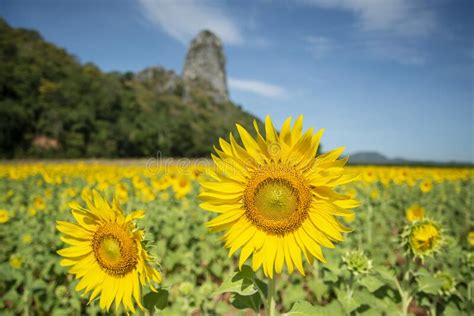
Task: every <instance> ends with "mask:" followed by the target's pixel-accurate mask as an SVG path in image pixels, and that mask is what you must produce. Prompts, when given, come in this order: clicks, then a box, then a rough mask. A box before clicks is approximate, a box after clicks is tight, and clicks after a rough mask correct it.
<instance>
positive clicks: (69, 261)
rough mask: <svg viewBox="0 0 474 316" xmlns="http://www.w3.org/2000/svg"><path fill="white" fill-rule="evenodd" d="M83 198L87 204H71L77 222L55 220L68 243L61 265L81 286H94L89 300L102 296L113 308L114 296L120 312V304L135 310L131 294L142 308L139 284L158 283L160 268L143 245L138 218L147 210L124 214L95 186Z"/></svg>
mask: <svg viewBox="0 0 474 316" xmlns="http://www.w3.org/2000/svg"><path fill="white" fill-rule="evenodd" d="M84 193H85V194H83V196H82V198H83V199H84V201H85V202H86V205H87V208H83V207H81V206H79V204H77V203H71V204H70V207H71V208H72V215H73V216H74V218H75V219H76V221H77V223H78V224H73V223H69V222H62V221H58V222H57V229H58V230H59V231H60V232H62V233H64V236H62V237H61V240H62V241H64V242H65V243H67V244H69V245H70V247H68V248H65V249H62V250H59V251H58V254H59V255H61V256H63V257H64V259H63V260H61V266H64V267H70V269H69V273H71V274H74V275H75V276H76V278H78V279H80V281H79V283H78V285H77V286H76V290H77V291H82V290H84V294H87V293H89V292H91V291H92V294H91V296H90V299H89V302H90V301H92V300H93V299H95V298H96V297H98V296H99V295H100V304H99V305H100V308H102V309H107V310H109V308H110V306H111V305H112V303H113V302H114V301H115V309H116V311H117V310H118V309H119V306H120V305H121V304H122V305H123V307H124V309H125V310H127V311H131V312H135V307H134V303H133V300H132V297H133V298H134V300H135V301H136V303H137V304H138V306H139V307H140V308H141V309H143V306H142V303H141V294H140V291H141V287H142V286H144V285H148V286H149V287H150V288H151V290H155V288H154V286H153V284H152V283H153V282H155V283H160V282H161V276H160V273H159V272H158V271H157V270H156V269H155V268H154V267H153V266H152V263H153V262H152V258H151V257H150V255H149V254H148V253H147V252H146V250H145V249H144V247H143V244H142V240H143V235H144V232H143V231H141V230H139V229H137V228H136V226H135V224H134V220H135V219H139V218H143V217H144V212H143V211H136V212H133V213H130V214H128V215H127V216H125V215H124V214H123V211H122V209H121V208H120V206H119V205H118V203H117V202H116V200H114V201H113V203H112V205H110V204H109V203H108V202H107V201H106V200H105V199H104V198H103V197H102V196H100V194H99V193H98V192H97V191H93V192H92V194H91V193H90V192H87V191H85V192H84Z"/></svg>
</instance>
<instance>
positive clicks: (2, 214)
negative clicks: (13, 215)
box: [0, 210, 10, 224]
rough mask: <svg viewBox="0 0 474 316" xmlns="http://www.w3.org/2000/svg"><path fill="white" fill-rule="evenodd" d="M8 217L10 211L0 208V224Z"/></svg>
mask: <svg viewBox="0 0 474 316" xmlns="http://www.w3.org/2000/svg"><path fill="white" fill-rule="evenodd" d="M9 219H10V213H9V212H8V211H7V210H0V224H5V223H6V222H8V220H9Z"/></svg>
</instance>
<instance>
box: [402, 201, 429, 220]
mask: <svg viewBox="0 0 474 316" xmlns="http://www.w3.org/2000/svg"><path fill="white" fill-rule="evenodd" d="M424 216H425V209H424V208H422V207H421V206H418V205H412V206H411V207H409V208H408V209H407V210H406V214H405V217H406V219H407V220H408V221H409V222H414V221H419V220H421V219H423V217H424Z"/></svg>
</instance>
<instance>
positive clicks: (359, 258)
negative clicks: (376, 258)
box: [342, 250, 372, 275]
mask: <svg viewBox="0 0 474 316" xmlns="http://www.w3.org/2000/svg"><path fill="white" fill-rule="evenodd" d="M342 261H343V262H344V264H345V265H346V267H347V269H348V270H349V271H350V272H351V273H353V274H354V275H359V274H369V273H370V272H371V271H372V260H371V259H369V257H367V255H366V254H365V253H364V252H363V251H361V250H354V251H348V252H347V253H346V254H345V255H344V256H343V257H342Z"/></svg>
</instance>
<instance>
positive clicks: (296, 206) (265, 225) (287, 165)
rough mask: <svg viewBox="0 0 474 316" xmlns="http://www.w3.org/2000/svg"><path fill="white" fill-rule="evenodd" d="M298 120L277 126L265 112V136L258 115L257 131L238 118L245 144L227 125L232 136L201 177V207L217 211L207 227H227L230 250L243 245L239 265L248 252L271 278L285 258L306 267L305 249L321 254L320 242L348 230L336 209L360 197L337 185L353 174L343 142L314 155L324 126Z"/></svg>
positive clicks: (343, 212) (343, 211)
mask: <svg viewBox="0 0 474 316" xmlns="http://www.w3.org/2000/svg"><path fill="white" fill-rule="evenodd" d="M302 125H303V117H302V116H300V117H298V119H297V120H296V122H295V123H294V125H293V128H291V118H288V119H287V120H286V121H285V122H284V124H283V127H282V128H281V132H280V133H277V131H276V130H275V128H274V127H273V123H272V121H271V119H270V117H268V116H267V118H266V120H265V138H264V137H263V136H262V134H261V133H260V131H259V128H258V125H257V124H256V122H254V127H255V130H256V137H255V138H254V137H252V136H251V135H250V134H249V133H248V132H247V131H246V130H245V129H244V128H243V127H242V126H240V125H238V124H237V130H238V132H239V135H240V138H241V139H242V142H243V147H242V146H241V145H239V144H238V143H237V142H236V140H235V138H234V136H233V135H232V133H231V134H230V141H229V142H227V141H225V140H223V139H220V140H219V144H220V147H221V148H220V149H217V148H215V151H216V153H217V155H218V156H215V155H212V158H213V160H214V162H215V171H212V170H211V171H210V172H209V174H210V176H211V178H212V181H201V184H202V187H203V192H202V193H201V194H200V198H201V200H202V201H203V203H202V204H201V207H202V208H203V209H205V210H208V211H211V212H216V213H219V216H217V217H216V218H214V219H212V220H211V221H209V222H208V223H207V226H208V227H209V229H210V230H211V231H223V230H225V231H226V232H225V235H224V240H225V246H226V247H227V248H230V251H229V256H231V255H232V254H233V253H235V252H236V251H237V250H238V249H240V260H239V266H240V267H241V266H242V265H243V263H244V262H245V261H246V260H247V259H248V258H249V257H250V256H251V255H253V257H252V267H253V269H254V270H255V271H256V270H257V269H259V267H260V266H263V271H264V273H265V275H266V276H268V277H270V278H272V277H273V271H274V270H275V272H276V273H281V272H282V270H283V266H284V264H285V263H286V267H287V269H288V272H290V273H291V272H293V270H294V268H295V267H296V269H297V270H298V271H299V272H300V273H301V274H303V275H304V269H303V264H302V262H303V261H302V258H303V257H304V258H305V259H306V260H307V261H308V262H309V263H310V264H312V262H313V258H317V259H319V260H320V261H322V262H326V259H325V258H324V255H323V253H322V251H321V246H324V247H327V248H334V243H333V242H334V241H342V240H343V239H344V237H343V234H341V233H344V232H349V231H350V229H349V228H347V227H344V226H343V225H342V224H341V223H339V222H338V221H337V220H336V216H348V217H350V216H353V212H351V211H349V210H348V209H350V208H354V207H357V206H358V205H359V203H358V202H357V201H356V200H354V199H352V198H351V197H350V196H348V195H343V194H339V193H336V192H335V191H334V188H335V186H337V185H340V184H345V183H348V182H350V181H352V180H353V179H354V178H355V176H354V175H350V174H347V173H346V172H345V170H344V168H343V167H344V165H345V164H346V162H347V158H344V159H339V160H338V157H339V156H340V155H341V154H342V152H343V150H344V148H338V149H335V150H333V151H330V152H328V153H325V154H323V155H318V156H316V153H317V150H318V146H319V141H320V138H321V136H322V133H323V130H319V131H318V132H317V133H314V132H313V129H312V128H310V129H308V130H307V131H306V132H304V133H303V132H302Z"/></svg>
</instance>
